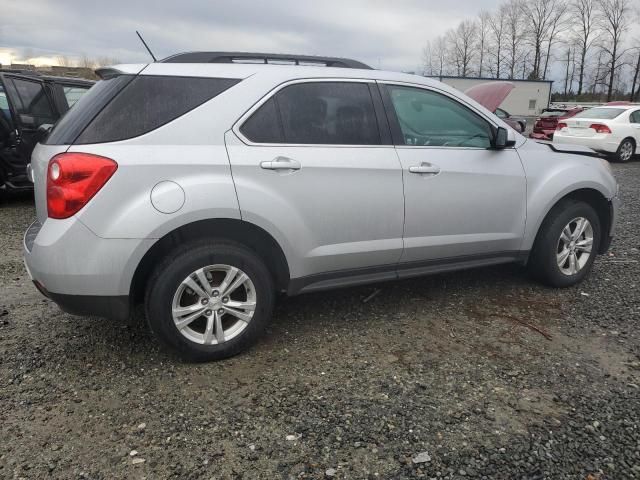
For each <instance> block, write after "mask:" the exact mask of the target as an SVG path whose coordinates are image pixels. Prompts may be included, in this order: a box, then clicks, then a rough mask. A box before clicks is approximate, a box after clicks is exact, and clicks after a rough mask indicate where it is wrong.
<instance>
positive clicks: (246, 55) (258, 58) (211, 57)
mask: <svg viewBox="0 0 640 480" xmlns="http://www.w3.org/2000/svg"><path fill="white" fill-rule="evenodd" d="M160 62H161V63H258V62H259V63H266V64H269V63H271V64H285V65H289V64H292V65H308V66H319V65H321V66H325V67H340V68H360V69H365V70H372V68H371V67H370V66H369V65H365V64H364V63H362V62H358V61H357V60H351V59H349V58H336V57H318V56H315V55H287V54H281V53H250V52H185V53H177V54H175V55H172V56H170V57H167V58H165V59H163V60H160Z"/></svg>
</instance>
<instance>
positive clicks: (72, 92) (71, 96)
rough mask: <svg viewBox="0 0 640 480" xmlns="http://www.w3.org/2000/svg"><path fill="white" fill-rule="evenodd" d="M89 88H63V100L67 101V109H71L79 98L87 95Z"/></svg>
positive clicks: (68, 86)
mask: <svg viewBox="0 0 640 480" xmlns="http://www.w3.org/2000/svg"><path fill="white" fill-rule="evenodd" d="M87 90H89V87H72V86H70V85H67V86H63V87H62V91H63V92H64V98H66V99H67V105H69V108H71V107H73V106H74V105H75V103H76V102H77V101H78V100H80V97H81V96H82V95H84V94H85V93H87Z"/></svg>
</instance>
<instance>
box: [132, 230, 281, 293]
mask: <svg viewBox="0 0 640 480" xmlns="http://www.w3.org/2000/svg"><path fill="white" fill-rule="evenodd" d="M221 232H223V233H221ZM205 238H212V239H214V238H218V239H225V240H232V241H235V242H238V243H240V244H242V245H244V246H246V247H248V248H250V249H251V250H253V251H254V252H256V253H257V254H258V255H259V256H260V258H262V259H263V260H264V262H265V264H266V265H267V268H268V269H269V272H270V273H271V274H272V276H273V279H274V282H275V285H276V289H277V290H278V291H284V290H286V288H287V285H288V283H289V279H290V274H289V264H288V262H287V258H286V256H285V254H284V252H283V250H282V248H281V247H280V245H279V244H278V242H277V241H276V240H275V239H274V238H273V236H271V235H270V234H269V233H268V232H267V231H265V230H264V229H262V228H260V227H258V226H256V225H254V224H252V223H249V222H246V221H243V220H238V219H231V218H223V219H207V220H198V221H195V222H192V223H188V224H185V225H182V226H180V227H178V228H176V229H174V230H172V231H171V232H169V233H167V234H165V235H164V236H163V237H161V238H160V239H158V241H157V242H155V243H154V244H153V245H152V246H151V248H149V250H148V251H147V252H146V253H145V254H144V256H143V257H142V259H141V260H140V262H139V263H138V266H137V267H136V270H135V272H134V274H133V277H132V280H131V286H130V294H129V295H130V299H131V300H132V301H133V302H134V303H138V302H140V301H141V300H142V298H143V297H144V291H145V286H146V280H147V279H148V278H149V276H150V275H151V273H152V272H153V268H154V266H155V265H157V263H158V262H159V261H160V259H162V258H163V257H164V256H166V255H167V254H169V253H170V252H171V251H172V250H174V249H175V248H176V247H178V246H179V245H184V244H185V243H187V242H190V241H194V240H201V239H205Z"/></svg>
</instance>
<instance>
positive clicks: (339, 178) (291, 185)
mask: <svg viewBox="0 0 640 480" xmlns="http://www.w3.org/2000/svg"><path fill="white" fill-rule="evenodd" d="M384 122H386V119H385V118H384V111H383V108H382V103H381V99H380V96H379V92H378V90H377V88H376V86H375V82H373V81H362V80H333V79H332V80H312V79H310V80H299V81H294V82H290V83H287V84H285V85H282V86H281V87H279V88H277V89H276V90H275V91H273V92H271V93H270V94H269V95H267V96H266V97H265V98H263V99H262V100H261V101H260V102H258V104H257V105H256V106H254V107H253V108H252V109H251V110H250V111H249V112H247V114H246V115H245V116H243V117H242V118H241V119H240V121H239V122H238V123H237V124H236V125H235V126H234V128H233V131H230V132H228V133H227V136H226V144H227V150H228V152H229V157H230V161H231V166H232V172H233V178H234V181H235V185H236V189H237V194H238V200H239V204H240V209H241V214H242V218H243V219H245V220H247V221H250V222H252V223H255V224H257V225H259V226H261V227H263V228H264V229H265V230H267V231H269V232H270V233H271V234H272V235H274V236H276V240H278V241H279V243H280V244H281V245H284V247H283V248H284V249H285V250H286V251H285V255H286V256H287V258H288V260H289V269H290V274H291V277H292V278H293V279H294V280H295V281H297V285H298V286H299V288H302V287H304V285H307V284H311V283H316V284H322V282H325V283H326V282H329V283H330V282H333V281H335V279H336V278H339V277H344V276H351V275H356V276H357V275H362V276H363V279H364V278H365V277H366V278H368V279H369V280H370V279H371V275H376V277H375V278H377V279H384V278H395V267H396V264H397V262H398V260H399V258H400V255H401V253H402V225H403V221H404V196H403V186H402V171H401V169H400V163H399V161H398V157H397V154H396V152H395V149H394V148H393V145H392V144H391V141H390V135H389V130H388V126H387V125H386V123H384Z"/></svg>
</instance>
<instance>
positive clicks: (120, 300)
mask: <svg viewBox="0 0 640 480" xmlns="http://www.w3.org/2000/svg"><path fill="white" fill-rule="evenodd" d="M33 283H34V284H35V286H36V288H37V289H38V290H39V291H40V293H42V294H43V295H44V296H45V297H47V298H49V299H51V300H53V301H54V302H55V303H56V304H57V305H58V306H59V307H60V309H61V310H62V311H64V312H67V313H70V314H72V315H81V316H95V317H104V318H112V319H114V320H120V321H124V320H126V319H128V318H129V315H130V313H131V303H130V302H129V296H128V295H121V296H99V295H65V294H61V293H51V292H48V291H47V290H46V289H45V288H44V287H43V286H42V285H41V284H40V283H39V282H37V281H35V280H34V282H33Z"/></svg>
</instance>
